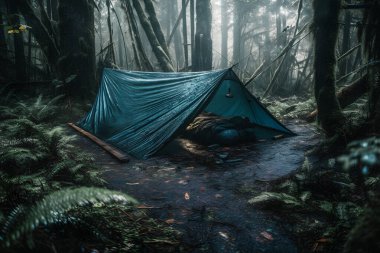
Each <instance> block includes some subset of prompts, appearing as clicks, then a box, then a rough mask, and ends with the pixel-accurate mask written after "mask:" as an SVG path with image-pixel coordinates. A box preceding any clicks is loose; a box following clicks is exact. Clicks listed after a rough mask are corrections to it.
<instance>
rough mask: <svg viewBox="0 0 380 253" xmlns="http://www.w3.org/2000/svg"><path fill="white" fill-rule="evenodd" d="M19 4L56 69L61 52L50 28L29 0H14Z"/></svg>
mask: <svg viewBox="0 0 380 253" xmlns="http://www.w3.org/2000/svg"><path fill="white" fill-rule="evenodd" d="M12 1H14V2H15V3H16V4H17V7H18V8H19V10H20V12H21V14H22V15H23V17H24V19H25V21H26V23H27V25H29V26H31V27H32V29H31V31H32V33H33V35H34V38H35V39H36V40H37V42H38V44H39V45H40V46H41V50H42V51H43V53H44V54H45V56H46V58H47V60H48V63H49V67H50V68H51V69H53V70H54V69H55V65H56V61H57V59H58V58H59V55H60V52H59V50H58V47H57V44H56V42H55V40H54V38H52V37H51V36H50V34H49V32H48V29H47V28H46V27H45V25H44V24H43V23H42V22H41V20H40V18H39V17H38V16H37V14H36V13H35V11H34V7H33V6H32V5H31V4H30V2H29V1H27V0H12Z"/></svg>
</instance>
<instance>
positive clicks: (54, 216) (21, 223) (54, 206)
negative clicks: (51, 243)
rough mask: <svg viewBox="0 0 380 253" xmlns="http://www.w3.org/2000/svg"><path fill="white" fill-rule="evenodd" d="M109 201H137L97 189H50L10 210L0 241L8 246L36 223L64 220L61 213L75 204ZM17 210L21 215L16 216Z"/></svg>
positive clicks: (63, 215)
mask: <svg viewBox="0 0 380 253" xmlns="http://www.w3.org/2000/svg"><path fill="white" fill-rule="evenodd" d="M112 202H121V203H134V204H135V203H137V201H136V200H135V199H134V198H132V197H130V196H128V195H126V194H123V193H120V192H116V191H111V190H107V189H101V188H93V187H81V188H66V189H63V190H60V191H56V192H53V193H51V194H49V195H47V196H46V197H44V198H43V199H42V200H41V201H39V202H37V203H36V204H35V205H34V206H32V207H30V208H27V209H25V210H22V209H23V208H22V207H20V208H17V209H16V210H15V211H14V212H12V214H11V215H10V216H9V217H8V218H7V220H6V222H5V225H4V226H3V229H2V232H3V238H4V239H3V241H4V243H5V245H7V246H10V244H11V243H12V242H14V241H16V240H18V239H19V238H20V237H21V236H22V235H25V234H29V233H31V232H33V230H35V229H36V228H37V227H39V226H40V225H44V226H47V225H50V224H54V223H58V222H60V221H62V220H65V219H64V218H65V213H66V212H67V211H69V210H71V209H73V208H75V207H80V206H85V205H89V204H99V203H100V204H105V203H112ZM20 209H21V212H22V213H23V214H24V216H23V217H22V215H20Z"/></svg>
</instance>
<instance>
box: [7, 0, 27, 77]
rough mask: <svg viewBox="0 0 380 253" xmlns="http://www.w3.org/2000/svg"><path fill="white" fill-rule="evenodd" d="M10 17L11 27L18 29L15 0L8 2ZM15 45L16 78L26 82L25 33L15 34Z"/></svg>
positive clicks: (18, 19) (17, 13) (18, 18)
mask: <svg viewBox="0 0 380 253" xmlns="http://www.w3.org/2000/svg"><path fill="white" fill-rule="evenodd" d="M8 8H9V11H8V13H9V16H10V18H9V19H10V21H11V25H13V26H15V27H18V26H19V25H20V24H21V22H20V14H19V10H18V8H17V5H16V2H15V1H13V0H8ZM13 45H14V55H15V68H16V77H17V80H18V81H25V80H26V79H27V76H26V59H25V48H24V33H23V32H20V33H15V34H14V36H13Z"/></svg>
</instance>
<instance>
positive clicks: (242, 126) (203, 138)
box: [184, 113, 256, 145]
mask: <svg viewBox="0 0 380 253" xmlns="http://www.w3.org/2000/svg"><path fill="white" fill-rule="evenodd" d="M254 128H255V124H252V123H251V122H250V121H249V119H248V118H243V117H240V116H234V117H220V116H217V115H215V114H212V113H202V114H200V115H199V116H198V117H196V118H195V119H194V121H193V122H192V123H191V124H190V125H189V126H188V127H187V128H186V130H185V132H184V136H185V137H186V138H188V139H191V140H195V141H197V142H199V143H201V144H205V145H209V144H222V145H234V144H238V143H243V142H251V141H254V140H256V135H255V129H254Z"/></svg>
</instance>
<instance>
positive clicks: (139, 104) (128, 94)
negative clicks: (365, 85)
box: [78, 69, 294, 158]
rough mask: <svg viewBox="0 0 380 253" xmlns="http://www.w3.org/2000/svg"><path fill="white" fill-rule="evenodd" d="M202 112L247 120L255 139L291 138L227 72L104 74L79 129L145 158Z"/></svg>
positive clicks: (105, 71) (230, 72) (225, 70)
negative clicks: (240, 117)
mask: <svg viewBox="0 0 380 253" xmlns="http://www.w3.org/2000/svg"><path fill="white" fill-rule="evenodd" d="M226 95H227V96H226ZM202 111H205V112H211V113H214V114H217V115H220V116H227V117H228V116H242V117H247V118H249V120H250V121H251V122H252V123H254V124H256V125H257V127H255V135H256V136H257V138H272V137H274V136H276V135H279V134H283V135H284V136H291V135H294V134H293V133H292V132H291V131H290V130H289V129H287V128H286V127H285V126H283V125H282V124H281V123H280V122H279V121H278V120H276V119H275V118H274V117H273V115H271V114H270V113H269V112H268V111H267V109H265V107H264V106H263V105H262V104H261V103H260V102H259V101H258V100H257V99H256V98H255V97H254V96H253V95H252V94H251V93H250V92H249V91H248V90H247V89H246V88H245V87H244V85H243V84H242V82H241V81H240V80H239V78H238V77H237V76H236V74H235V73H234V72H233V71H232V70H231V69H224V70H218V71H208V72H189V73H183V72H175V73H173V72H170V73H168V72H165V73H161V72H138V71H124V70H114V69H104V71H103V76H102V80H101V84H100V88H99V92H98V95H97V98H96V101H95V103H94V104H93V106H92V109H91V111H90V112H89V113H88V114H87V116H86V117H85V118H83V119H82V120H80V121H79V122H78V126H79V127H81V128H82V129H84V130H86V131H88V132H90V133H92V134H94V135H95V136H97V137H99V138H100V139H102V140H104V141H105V142H107V143H109V144H111V145H113V146H115V147H117V148H119V149H121V150H123V151H125V152H127V153H128V154H130V155H133V156H134V157H137V158H147V157H149V156H152V155H153V154H154V153H155V152H157V151H158V150H159V149H160V148H162V147H163V146H164V145H165V144H167V143H168V142H169V141H170V140H172V139H173V138H175V136H177V135H178V134H180V133H181V131H183V130H184V129H185V128H186V126H187V125H188V124H189V123H191V121H192V120H193V119H194V118H195V117H196V116H197V115H198V114H199V113H201V112H202Z"/></svg>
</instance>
